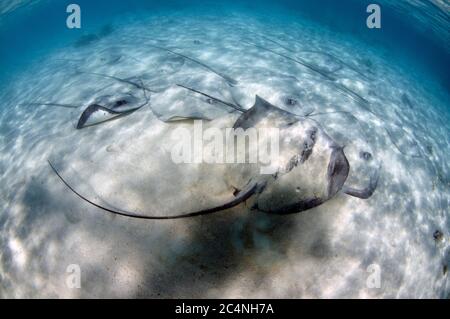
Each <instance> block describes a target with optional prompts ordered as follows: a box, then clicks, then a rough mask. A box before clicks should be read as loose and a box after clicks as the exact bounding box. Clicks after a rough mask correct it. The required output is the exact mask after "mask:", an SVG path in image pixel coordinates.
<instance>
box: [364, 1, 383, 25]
mask: <svg viewBox="0 0 450 319" xmlns="http://www.w3.org/2000/svg"><path fill="white" fill-rule="evenodd" d="M366 11H367V13H370V15H369V16H368V17H367V20H366V24H367V27H368V28H369V29H381V7H380V5H378V4H369V5H368V6H367V10H366Z"/></svg>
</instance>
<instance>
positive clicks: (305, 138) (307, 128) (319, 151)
mask: <svg viewBox="0 0 450 319" xmlns="http://www.w3.org/2000/svg"><path fill="white" fill-rule="evenodd" d="M228 121H229V125H232V127H233V128H234V129H243V130H246V129H249V128H257V129H262V128H273V127H277V128H278V129H279V132H280V140H279V142H280V145H279V154H278V156H277V158H276V160H275V161H274V162H272V163H271V165H273V167H272V169H273V171H272V173H271V174H261V166H262V165H263V164H261V163H252V164H249V163H232V164H226V165H227V166H226V168H225V170H224V171H223V174H222V177H223V179H224V181H225V183H226V184H227V185H228V186H229V187H228V188H229V192H230V194H229V200H227V201H224V202H223V203H222V204H219V205H214V206H212V207H210V208H207V209H199V210H197V211H192V212H184V213H181V212H180V213H178V214H174V215H172V216H156V215H152V214H151V213H140V212H130V211H127V210H122V209H115V208H110V207H107V206H106V205H102V204H99V203H98V202H96V201H95V200H93V199H89V198H88V197H86V196H85V195H83V194H81V192H80V191H78V190H76V189H75V188H74V187H73V186H72V185H71V184H70V183H69V182H68V181H67V180H66V179H65V178H64V177H63V176H62V174H61V173H60V172H59V171H58V170H57V168H56V167H55V165H53V164H52V163H51V162H50V161H49V165H50V167H51V169H52V170H53V172H54V173H55V174H56V175H57V177H58V178H59V179H60V180H61V181H62V182H63V183H64V185H65V186H67V187H68V188H69V190H70V191H72V192H73V193H74V194H75V195H76V196H78V197H79V198H81V199H82V200H84V201H86V202H87V203H89V204H91V205H93V206H95V207H97V208H99V209H101V210H103V211H106V212H109V213H112V214H116V215H121V216H126V217H133V218H139V219H179V218H187V217H194V216H200V215H208V214H213V213H217V212H221V211H223V210H226V209H229V208H232V207H235V206H237V205H239V204H241V203H243V202H246V203H247V204H248V205H249V206H250V207H251V209H252V210H253V211H259V212H263V213H267V214H277V215H285V214H294V213H299V212H302V211H306V210H308V209H311V208H314V207H317V206H319V205H321V204H323V203H325V202H326V201H328V200H331V199H332V198H334V197H335V196H336V194H338V193H340V192H342V193H345V194H349V195H351V196H354V197H358V198H363V199H366V198H369V197H370V196H371V195H372V194H373V193H374V191H375V189H376V187H377V183H378V176H379V173H378V171H377V172H376V174H373V176H371V179H370V182H369V185H368V186H367V187H365V188H363V189H356V188H353V187H350V186H347V185H345V182H346V180H347V176H348V174H349V171H350V164H349V161H348V160H347V158H346V155H345V152H344V148H343V147H342V146H340V145H338V144H337V143H336V142H335V141H334V140H333V139H332V138H331V137H329V136H328V135H327V134H326V133H325V131H324V130H323V129H322V128H321V127H320V125H318V123H317V122H315V121H313V120H310V119H306V118H302V117H299V116H296V115H294V114H292V113H289V112H287V111H285V110H282V109H280V108H278V107H276V106H274V105H272V104H270V103H269V102H267V101H265V100H264V99H262V98H261V97H259V96H256V99H255V104H254V105H253V107H252V108H250V109H249V110H247V111H245V112H243V113H241V114H237V117H236V116H234V117H233V116H232V117H229V118H228ZM228 127H230V126H228ZM234 137H236V136H234ZM265 142H267V141H266V140H265V139H264V138H258V141H257V142H256V145H252V146H249V147H248V148H246V149H245V153H246V154H245V155H247V156H248V155H249V153H250V152H252V151H254V150H255V149H254V148H253V147H255V146H256V147H261V146H262V144H261V143H265ZM233 143H234V142H233ZM233 145H234V144H233ZM205 165H206V164H205ZM208 167H211V166H208ZM208 167H205V170H204V171H203V172H204V173H205V176H206V178H208V177H209V176H210V175H209V173H208ZM180 178H181V177H180ZM205 195H208V194H205Z"/></svg>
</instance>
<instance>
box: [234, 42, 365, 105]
mask: <svg viewBox="0 0 450 319" xmlns="http://www.w3.org/2000/svg"><path fill="white" fill-rule="evenodd" d="M242 42H244V43H247V44H249V45H252V46H255V47H257V48H258V49H261V50H264V51H267V52H270V53H272V54H275V55H278V56H280V57H282V58H284V59H287V60H289V61H292V62H294V63H297V64H300V65H302V66H304V67H306V68H308V69H309V70H310V71H312V72H313V73H316V74H318V75H320V76H321V77H323V78H324V79H325V80H328V81H329V82H330V83H331V84H332V85H333V86H334V87H335V88H336V89H338V90H339V91H341V92H342V93H344V94H345V95H347V96H349V97H350V98H352V99H353V100H355V101H356V102H359V103H361V104H363V105H367V104H369V101H367V99H365V98H364V97H362V96H361V95H359V94H358V93H356V92H355V91H353V90H351V89H349V88H348V87H346V86H345V85H341V84H339V83H336V82H335V81H336V78H334V77H333V76H331V75H330V74H328V73H327V72H324V71H323V70H322V69H320V68H318V67H317V66H315V65H312V64H310V63H308V62H306V61H305V60H303V59H301V58H292V57H290V56H287V55H285V54H282V53H279V52H277V51H275V50H272V49H269V48H265V47H263V46H260V45H258V44H255V43H251V42H247V41H245V40H242Z"/></svg>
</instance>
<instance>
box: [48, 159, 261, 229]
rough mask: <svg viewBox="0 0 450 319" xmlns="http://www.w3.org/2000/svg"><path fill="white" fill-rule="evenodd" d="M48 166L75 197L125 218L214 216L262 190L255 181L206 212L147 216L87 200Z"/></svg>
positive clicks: (154, 218) (55, 170)
mask: <svg viewBox="0 0 450 319" xmlns="http://www.w3.org/2000/svg"><path fill="white" fill-rule="evenodd" d="M48 164H49V165H50V167H51V169H52V170H53V172H54V173H55V174H56V176H58V178H59V179H60V180H61V181H62V182H63V183H64V185H66V186H67V188H69V189H70V190H71V191H72V192H73V193H74V194H75V195H77V196H78V197H79V198H81V199H82V200H84V201H85V202H87V203H89V204H91V205H92V206H95V207H97V208H99V209H101V210H104V211H106V212H108V213H111V214H114V215H120V216H125V217H131V218H138V219H153V220H163V219H166V220H167V219H181V218H189V217H195V216H202V215H209V214H213V213H217V212H220V211H223V210H226V209H229V208H232V207H235V206H237V205H239V204H240V203H242V202H244V201H246V200H247V199H248V198H250V197H251V196H252V195H253V194H254V193H256V192H257V191H258V190H259V189H260V185H259V184H258V183H256V182H253V181H249V183H248V184H247V186H246V187H245V188H244V189H243V190H242V191H240V192H239V193H238V194H237V195H236V197H235V198H234V199H232V200H231V201H229V202H227V203H225V204H223V205H220V206H216V207H213V208H208V209H204V210H200V211H196V212H190V213H181V214H178V215H174V216H147V215H144V214H137V213H132V212H127V211H125V210H119V209H111V208H108V207H105V206H102V205H100V204H98V203H96V202H94V201H92V200H90V199H88V198H86V197H85V196H83V195H82V194H81V193H79V192H78V191H77V190H75V188H74V187H72V186H71V185H70V184H69V183H68V182H67V181H66V180H65V179H64V178H63V177H62V176H61V174H60V173H59V172H58V170H57V169H56V168H55V166H54V165H53V164H52V163H51V162H50V161H48Z"/></svg>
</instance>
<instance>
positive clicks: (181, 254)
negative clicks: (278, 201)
mask: <svg viewBox="0 0 450 319" xmlns="http://www.w3.org/2000/svg"><path fill="white" fill-rule="evenodd" d="M17 3H18V4H19V3H21V4H23V6H22V7H19V8H16V9H15V10H11V9H10V8H12V7H7V8H2V7H0V8H1V11H2V12H4V13H3V17H2V18H1V19H0V28H2V29H1V37H0V40H1V42H2V43H7V44H8V46H5V45H2V48H1V49H0V50H1V51H0V56H1V57H2V62H1V63H2V66H5V69H4V70H5V71H4V72H3V74H2V75H1V78H2V82H1V83H2V84H1V87H0V96H1V100H2V102H3V103H2V109H1V114H0V132H1V134H0V147H1V152H0V172H1V174H2V179H1V181H2V183H1V186H0V196H1V198H2V201H1V206H2V209H1V215H0V224H1V233H0V244H1V247H2V249H1V252H0V253H1V257H0V283H1V285H0V296H2V297H211V298H216V297H250V298H258V297H275V298H278V297H285V298H300V297H320V298H330V297H331V298H332V297H354V298H383V297H393V298H395V297H398V298H404V297H414V298H420V297H431V298H443V297H447V296H448V294H449V292H450V286H449V280H448V275H447V274H446V273H444V270H443V269H444V266H445V265H448V263H449V261H450V260H449V259H450V250H449V249H450V246H449V237H448V236H449V235H448V230H449V229H450V227H449V226H450V220H449V209H448V206H449V200H450V193H449V187H450V167H449V163H448V160H447V158H448V156H449V153H450V141H449V139H448V136H449V129H450V124H449V123H450V121H449V118H450V109H449V106H448V93H449V92H448V88H449V80H448V72H446V71H445V70H448V63H449V61H448V52H449V51H448V50H449V49H448V47H446V45H448V43H449V41H447V40H448V7H446V6H445V4H444V3H439V2H436V3H437V4H436V5H433V6H426V7H425V8H423V7H422V6H419V7H421V9H420V10H419V11H413V12H415V13H416V14H414V15H412V16H414V17H415V18H414V19H415V20H414V22H411V21H410V20H408V19H407V18H405V16H404V11H402V10H405V9H404V8H400V9H398V8H397V9H396V8H394V7H393V6H389V5H386V6H383V16H384V12H386V24H383V27H382V29H381V30H368V29H367V28H366V27H365V18H366V17H367V14H366V13H365V7H364V6H363V5H362V4H361V3H359V4H355V3H354V2H353V1H345V5H342V6H341V7H339V10H338V11H336V10H334V9H336V6H335V5H334V4H332V2H330V1H324V3H322V7H323V8H322V10H319V9H318V8H317V7H316V6H315V5H312V4H311V3H310V2H307V1H305V2H300V3H296V4H293V3H291V2H288V1H286V2H283V3H282V4H277V5H275V4H272V3H264V4H262V5H259V6H255V5H251V4H249V3H248V4H245V3H244V4H239V5H237V4H230V3H221V2H214V3H209V2H208V3H205V2H201V3H199V4H193V5H192V6H189V7H186V6H184V5H182V4H180V3H177V2H169V3H168V4H165V5H164V6H163V5H161V4H159V3H151V4H147V5H144V4H143V2H141V1H131V2H130V4H128V5H127V6H126V7H125V6H124V5H123V4H122V5H120V4H114V5H110V6H107V5H106V4H105V5H104V6H103V2H102V1H99V2H96V5H95V6H94V5H92V4H89V3H88V2H86V1H79V3H80V5H81V7H82V14H83V15H82V16H83V20H82V21H83V27H82V29H81V30H76V31H75V30H68V29H67V28H65V24H64V21H65V18H66V14H65V4H64V5H63V4H58V5H55V4H53V3H51V2H49V1H30V3H29V2H27V1H24V2H23V3H22V2H21V1H17ZM419 4H420V2H418V1H411V2H410V3H409V6H407V10H413V9H412V8H414V7H415V6H418V5H419ZM361 7H362V8H363V9H362V10H360V9H361ZM396 10H399V11H396ZM435 10H437V11H435ZM44 13H45V14H46V16H47V17H48V19H46V20H45V21H43V20H42V15H43V14H44ZM84 17H86V18H84ZM336 17H338V18H337V20H336ZM442 17H444V18H442ZM383 21H384V20H383ZM406 21H410V23H411V25H408V23H406ZM33 25H34V26H35V28H34V30H33V28H30V26H33ZM424 25H427V26H431V30H432V31H433V32H428V33H421V30H422V31H423V26H424ZM396 26H397V28H396ZM421 26H422V27H421ZM405 30H406V31H407V32H408V33H407V34H408V35H409V36H410V37H409V38H408V37H407V36H405V33H404V32H405ZM402 32H403V33H402ZM19 36H22V37H23V41H19V40H18V39H19ZM404 38H407V39H404ZM417 42H419V43H421V44H422V46H423V48H421V49H420V50H415V49H414V48H415V47H417ZM159 47H164V48H166V49H169V50H171V51H172V52H168V51H164V50H161V49H160V48H159ZM419 47H420V46H419ZM173 52H176V53H179V54H183V55H185V56H187V57H190V58H191V59H188V58H185V57H182V56H180V55H177V54H174V53H173ZM194 60H195V61H200V62H201V63H202V64H204V65H207V66H208V67H209V68H207V67H205V66H203V65H201V64H199V63H197V62H195V61H194ZM298 61H301V62H302V63H303V65H302V64H301V63H298ZM305 65H306V66H305ZM92 73H97V74H107V75H110V76H115V77H118V78H121V79H129V81H133V83H137V81H142V82H139V83H143V85H145V87H147V88H149V90H151V92H150V93H149V95H150V103H149V105H148V106H145V107H143V108H142V109H139V110H137V111H136V112H134V113H132V114H130V115H127V116H124V117H121V118H120V119H117V120H114V121H109V122H105V123H103V124H101V125H97V126H92V127H89V128H86V129H82V130H77V129H76V125H77V121H78V119H79V117H80V114H81V113H82V112H83V110H84V109H85V108H86V107H87V106H88V105H90V104H92V103H104V101H105V98H104V97H105V96H109V97H111V96H112V97H122V96H123V94H125V93H130V94H133V96H136V97H137V98H138V99H143V93H142V92H141V91H142V90H141V89H140V88H137V87H136V86H135V85H134V86H133V85H130V83H124V82H123V81H122V82H121V81H115V80H114V79H111V78H107V77H101V76H98V75H96V74H92ZM233 80H234V81H236V83H237V84H233V85H230V82H232V81H233ZM233 83H234V82H233ZM177 84H180V85H183V86H187V87H191V88H195V89H196V90H199V91H202V92H205V93H207V94H208V95H210V96H214V97H216V98H218V99H220V100H222V101H224V102H226V103H229V104H238V105H240V106H242V107H243V108H245V109H248V108H250V107H251V106H252V105H253V103H254V101H255V95H259V96H261V97H263V98H264V99H266V100H267V101H269V102H270V103H272V104H273V105H276V106H278V107H280V108H283V109H285V110H288V111H290V112H292V113H294V114H297V115H300V116H313V118H314V120H315V121H317V122H318V123H319V124H320V126H321V127H323V128H324V130H325V131H326V132H327V133H328V134H329V135H330V136H331V137H332V138H333V139H334V140H335V141H336V142H337V143H338V144H339V145H342V146H345V148H344V151H345V153H346V156H347V158H348V160H349V162H350V164H351V171H350V175H349V178H348V183H349V184H350V185H355V186H361V185H364V184H366V183H367V181H368V178H369V176H370V175H371V174H372V172H373V171H374V170H376V169H377V167H379V166H380V165H381V176H380V180H379V183H378V187H377V189H376V191H375V193H374V194H373V196H372V197H370V198H369V199H367V200H362V199H358V198H354V197H350V196H348V195H345V194H343V193H339V194H338V195H337V196H336V197H335V198H333V199H331V200H329V201H327V202H326V203H325V204H323V205H321V206H318V207H316V208H313V209H311V210H308V211H305V212H302V213H299V214H294V215H289V216H271V215H264V214H261V213H257V212H254V211H251V210H250V209H249V206H248V205H245V204H242V205H239V206H237V207H235V208H232V209H229V210H226V211H224V212H222V213H219V214H216V215H213V216H204V217H198V218H194V219H187V220H172V221H139V220H134V219H130V218H124V217H120V216H112V215H109V214H105V213H104V212H103V211H101V210H99V209H97V208H95V207H92V206H91V205H89V204H87V203H85V202H83V201H81V200H80V199H79V198H78V197H76V196H75V195H74V194H73V193H71V192H70V191H69V190H68V189H67V188H66V187H65V186H64V184H62V183H61V181H60V180H58V178H57V177H56V176H55V175H54V174H53V172H52V171H51V169H50V167H49V165H48V163H47V160H51V161H52V162H54V163H55V165H56V166H57V167H58V168H59V169H60V170H61V171H62V172H63V173H64V175H65V176H67V177H68V179H70V181H71V183H72V185H73V186H75V187H76V188H77V189H80V190H81V191H82V192H83V193H84V194H88V195H90V196H91V198H92V199H95V200H97V201H100V202H103V203H107V204H108V205H109V206H112V207H120V208H123V209H127V210H131V211H143V212H152V213H154V214H158V215H173V214H175V213H177V212H181V211H186V210H187V211H191V210H195V209H198V208H199V207H202V208H204V207H205V205H206V206H208V204H211V202H213V203H214V204H217V203H220V202H223V200H224V199H226V194H225V191H226V189H227V186H226V185H225V183H224V181H223V178H222V176H223V171H222V168H220V167H219V168H217V167H215V168H214V169H211V170H210V171H209V172H208V174H209V178H206V179H205V178H204V177H203V176H205V175H204V174H201V170H202V169H204V168H203V167H196V166H192V165H176V164H174V163H173V162H172V161H171V160H170V148H171V145H170V138H169V137H170V132H171V130H172V129H173V127H174V125H177V124H173V123H172V124H170V123H164V122H162V121H161V118H164V116H166V118H169V117H170V116H173V115H179V112H180V110H181V111H182V112H186V113H192V112H193V110H196V111H199V112H201V113H202V114H203V115H205V114H206V115H207V117H208V118H219V120H217V121H218V123H219V124H218V125H220V121H221V119H223V118H228V117H230V116H232V115H230V114H231V113H230V112H231V111H232V110H230V108H229V107H226V106H224V105H223V104H222V105H219V107H218V106H217V105H216V104H214V103H211V101H210V100H208V99H207V98H205V97H204V96H199V95H198V94H195V93H194V92H192V91H189V90H186V89H184V88H182V87H180V86H177ZM34 103H38V104H39V103H41V104H44V103H47V104H48V103H58V104H64V105H70V106H74V107H73V108H72V107H70V108H68V107H56V106H48V105H36V104H34ZM323 113H326V114H323ZM161 114H164V116H163V117H161V116H158V115H161ZM214 123H216V122H214ZM179 125H184V126H186V127H188V126H189V123H182V124H179ZM361 151H366V152H370V153H371V154H372V156H373V159H372V160H371V161H370V163H369V164H367V163H365V162H364V161H362V160H361V157H360V153H361ZM208 174H207V176H208ZM211 198H212V199H211ZM436 230H439V231H440V232H442V233H443V238H442V239H440V240H435V239H434V238H433V233H434V232H435V231H436ZM71 264H77V265H79V266H80V268H81V271H82V276H81V289H70V288H69V287H68V286H67V285H66V279H67V272H66V269H67V266H68V265H71ZM370 265H377V267H379V269H380V271H381V286H380V287H379V288H370V287H368V285H367V280H368V276H369V275H370V274H371V273H370V272H369V271H368V269H370V267H369V266H370Z"/></svg>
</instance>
